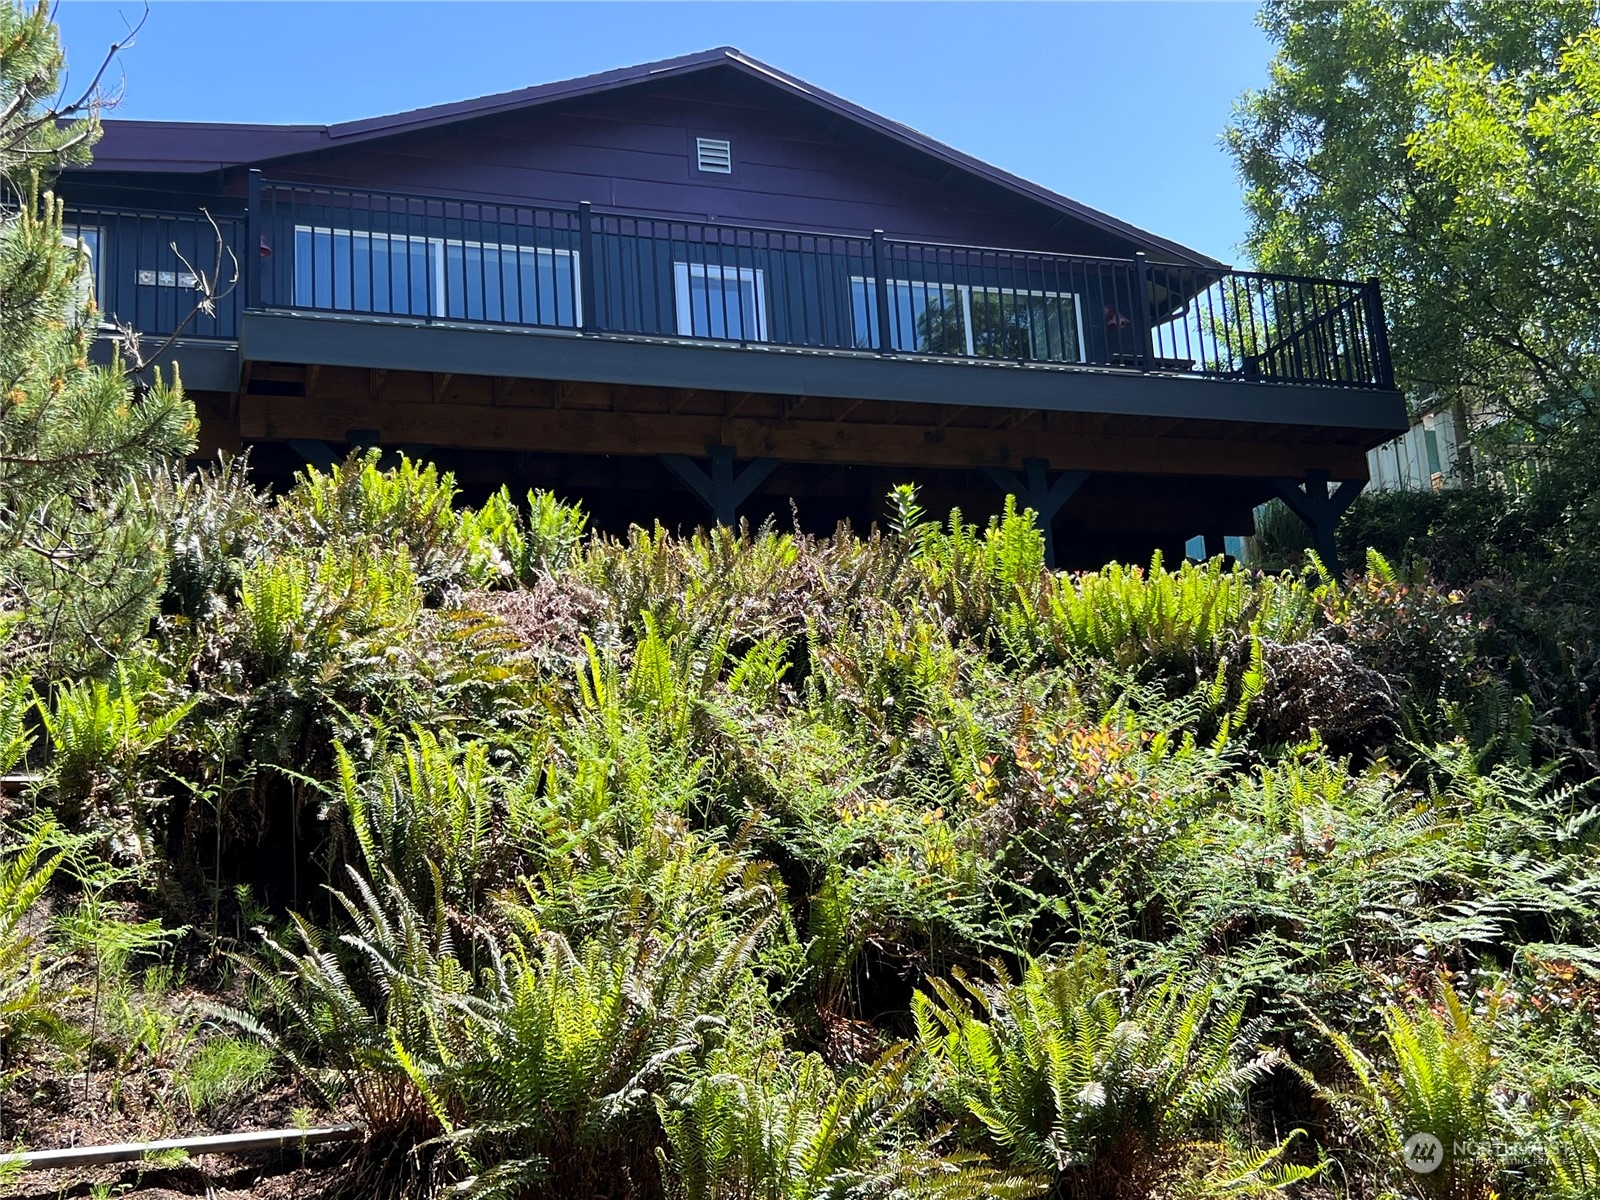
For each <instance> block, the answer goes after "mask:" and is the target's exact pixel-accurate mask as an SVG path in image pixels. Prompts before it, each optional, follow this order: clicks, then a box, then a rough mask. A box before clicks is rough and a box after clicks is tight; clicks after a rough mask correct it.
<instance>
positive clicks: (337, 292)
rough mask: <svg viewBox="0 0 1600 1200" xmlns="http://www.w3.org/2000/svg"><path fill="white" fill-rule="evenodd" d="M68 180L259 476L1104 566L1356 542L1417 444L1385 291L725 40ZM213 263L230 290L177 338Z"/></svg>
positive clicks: (137, 149) (181, 144)
mask: <svg viewBox="0 0 1600 1200" xmlns="http://www.w3.org/2000/svg"><path fill="white" fill-rule="evenodd" d="M1086 169H1092V168H1086ZM59 190H60V193H61V195H62V196H64V197H65V199H66V201H67V203H68V206H69V213H70V220H71V222H72V225H73V229H72V230H71V232H72V233H74V235H75V236H77V237H79V238H80V239H81V240H82V241H83V242H84V243H85V244H87V245H88V246H90V247H91V249H92V250H93V252H94V257H95V271H96V286H97V288H98V290H99V295H100V297H101V300H102V308H103V309H104V310H105V311H106V313H107V314H108V315H110V316H114V317H115V318H116V319H117V320H118V321H120V322H123V323H126V324H129V325H132V326H134V327H136V328H137V329H139V330H141V331H143V332H144V333H146V334H147V335H151V336H150V337H147V339H146V344H147V345H148V344H150V342H151V341H153V340H155V341H159V340H162V339H163V338H165V337H166V336H168V335H171V334H173V333H176V334H177V335H178V336H177V338H176V340H175V341H174V342H173V344H172V346H171V348H170V351H169V356H170V357H171V358H173V359H175V360H176V361H177V363H178V364H179V365H180V367H181V370H182V375H183V380H184V383H185V385H186V387H187V388H188V389H189V392H190V394H191V395H192V396H193V397H194V398H195V400H196V403H197V405H198V407H199V410H200V413H201V418H202V439H201V440H202V447H201V448H202V452H204V453H207V454H210V453H215V452H218V451H236V450H238V449H239V448H241V447H243V446H250V447H253V451H252V456H253V462H254V464H255V469H256V470H257V471H259V472H261V473H263V474H264V475H265V476H266V477H267V478H269V479H270V478H274V477H284V478H286V477H287V476H288V475H289V474H290V473H291V472H292V471H294V470H296V469H298V468H299V467H300V466H301V465H303V464H304V463H306V462H312V463H327V462H330V461H332V460H334V459H336V458H339V457H342V456H343V455H344V454H346V453H347V452H348V450H349V448H350V447H352V446H362V445H379V446H383V447H392V448H398V449H403V450H407V451H410V452H411V453H413V454H419V455H427V456H431V457H433V458H434V459H436V460H437V461H438V462H439V463H440V464H441V465H442V466H448V467H449V468H451V469H452V470H454V471H455V472H456V474H457V477H458V478H459V479H460V480H461V481H462V483H463V485H464V486H465V487H466V488H467V489H468V490H469V491H471V490H473V489H481V490H487V489H491V488H493V487H497V486H499V485H500V484H501V483H509V484H511V485H512V486H513V487H514V488H521V487H524V486H542V487H548V488H551V489H553V490H555V491H557V492H558V493H560V494H563V495H566V496H569V497H573V498H576V499H580V500H582V501H583V502H584V503H585V504H586V506H587V507H588V508H589V509H590V511H591V513H592V514H593V515H594V519H595V521H596V523H597V524H598V525H600V526H601V527H608V526H609V527H620V526H623V525H625V524H626V523H627V522H629V521H633V520H649V519H650V518H653V517H655V518H660V519H663V520H664V521H666V522H668V523H669V524H673V523H690V524H693V523H704V522H707V521H710V520H715V521H720V522H728V521H732V520H734V519H735V518H736V517H745V516H748V517H750V518H752V519H759V518H760V517H762V516H764V515H767V514H776V515H777V516H778V517H779V519H780V521H781V522H782V523H783V524H784V525H786V526H787V525H788V523H789V521H790V514H791V511H793V512H794V513H796V514H797V515H798V518H799V520H800V521H801V522H802V524H804V525H807V526H810V527H814V528H820V529H824V530H826V529H831V528H832V526H833V523H834V522H835V521H837V520H839V519H843V518H848V519H851V520H853V521H854V522H856V524H857V526H858V527H862V526H864V525H865V524H866V523H867V522H870V521H871V520H873V519H874V518H876V517H877V516H879V515H880V514H881V506H882V502H883V497H884V494H885V493H886V491H887V490H888V488H889V486H890V485H892V484H893V483H896V482H905V481H908V480H909V481H915V482H918V483H920V484H921V485H922V487H923V495H924V502H925V504H926V506H927V507H928V508H930V509H932V510H934V511H939V510H941V509H943V508H946V507H948V506H951V505H959V506H960V507H961V508H962V510H963V511H964V512H965V513H967V514H968V515H969V516H973V517H977V516H982V515H983V514H984V513H986V512H990V511H994V510H995V509H996V508H998V506H999V505H1000V503H1001V502H1002V498H1003V496H1004V494H1005V493H1006V492H1011V493H1014V494H1016V495H1017V496H1018V497H1019V498H1020V500H1021V501H1022V502H1024V503H1025V504H1026V505H1028V506H1030V507H1032V508H1033V509H1034V510H1035V512H1036V513H1037V514H1039V515H1040V517H1041V520H1042V522H1043V523H1044V525H1045V527H1046V530H1047V532H1048V533H1049V535H1050V536H1049V539H1048V540H1049V551H1050V554H1051V557H1052V560H1053V561H1059V562H1060V563H1061V564H1062V565H1070V566H1079V565H1083V566H1088V565H1097V564H1098V563H1100V562H1103V561H1105V560H1106V559H1107V558H1110V557H1134V558H1138V559H1143V558H1145V557H1147V556H1148V555H1149V553H1150V552H1151V550H1152V549H1155V548H1157V547H1160V548H1162V549H1163V550H1164V551H1165V552H1166V553H1167V554H1168V555H1169V556H1174V557H1176V556H1181V554H1182V548H1183V545H1184V543H1185V541H1186V540H1188V539H1190V538H1192V537H1196V536H1199V537H1203V538H1204V539H1205V540H1206V545H1207V546H1208V547H1212V548H1216V547H1220V545H1221V539H1222V538H1223V537H1225V536H1229V535H1245V534H1248V533H1250V532H1251V530H1252V511H1253V509H1254V508H1255V506H1256V505H1258V504H1260V503H1261V502H1262V501H1263V500H1265V499H1267V498H1269V497H1272V496H1280V497H1283V498H1285V499H1286V500H1287V501H1288V502H1289V503H1290V504H1291V506H1292V507H1293V508H1294V509H1295V511H1296V512H1297V513H1299V514H1300V515H1301V516H1302V518H1303V519H1305V520H1306V521H1307V522H1308V523H1310V524H1311V525H1312V527H1313V530H1314V532H1315V533H1316V536H1317V540H1318V543H1319V544H1320V545H1322V546H1323V547H1324V549H1325V551H1331V537H1332V527H1333V522H1334V520H1335V519H1336V518H1337V516H1338V514H1339V513H1340V512H1342V511H1343V508H1344V507H1345V506H1346V505H1348V503H1349V501H1350V500H1351V499H1352V498H1353V497H1354V496H1355V494H1356V493H1357V492H1358V491H1359V490H1360V488H1361V487H1362V486H1363V484H1364V482H1365V481H1366V480H1367V478H1368V463H1367V457H1366V456H1367V452H1368V450H1369V449H1371V448H1372V447H1374V446H1377V445H1379V444H1380V443H1383V442H1386V441H1388V440H1389V439H1391V438H1393V437H1395V436H1396V434H1398V433H1402V432H1404V430H1405V429H1406V428H1407V427H1408V422H1407V419H1406V411H1405V406H1404V404H1403V402H1402V399H1401V396H1400V394H1399V393H1398V392H1397V391H1396V390H1395V388H1394V385H1393V376H1392V373H1391V370H1390V365H1389V356H1388V347H1387V342H1386V337H1385V329H1384V320H1383V309H1382V303H1381V299H1380V297H1379V294H1378V289H1377V285H1376V283H1375V282H1372V281H1338V280H1326V279H1301V278H1293V277H1287V276H1272V275H1261V274H1253V273H1250V272H1244V271H1235V270H1232V269H1231V268H1230V267H1229V266H1228V265H1227V264H1224V263H1221V262H1218V261H1216V260H1214V259H1212V258H1209V257H1207V256H1206V255H1204V254H1200V253H1197V252H1196V251H1193V250H1190V249H1188V248H1186V247H1184V246H1181V245H1178V244H1177V243H1175V242H1172V241H1170V240H1168V239H1166V238H1163V237H1160V236H1158V235H1156V234H1153V233H1148V232H1146V231H1144V230H1142V229H1138V228H1135V227H1134V226H1132V225H1129V224H1128V223H1126V222H1124V221H1120V220H1118V219H1116V218H1115V217H1112V216H1109V215H1107V214H1105V213H1101V212H1097V211H1095V210H1094V209H1092V208H1089V207H1087V206H1085V205H1083V204H1079V203H1077V202H1075V201H1073V200H1070V199H1067V198H1066V197H1064V196H1061V195H1057V194H1056V193H1054V192H1051V191H1048V190H1046V189H1045V188H1042V187H1039V186H1037V185H1035V184H1032V183H1029V182H1027V181H1026V180H1023V179H1020V178H1018V177H1016V176H1013V175H1010V174H1008V173H1006V172H1005V171H1003V170H1001V169H999V168H997V167H993V166H990V165H989V164H987V163H984V162H980V161H978V160H977V159H974V158H971V157H969V156H967V155H965V154H962V153H960V152H959V151H957V150H953V149H951V148H950V147H948V146H945V145H942V144H940V143H939V142H936V141H934V140H933V139H931V138H929V137H926V136H924V135H923V134H920V133H918V132H916V131H915V130H913V129H910V128H908V127H906V126H904V125H901V124H898V123H897V122H894V121H892V120H889V119H887V118H885V117H881V116H878V115H877V114H875V113H872V112H868V111H867V110H865V109H862V108H860V107H858V106H856V105H854V104H851V103H850V102H848V101H846V100H843V99H841V98H839V97H837V96H833V95H830V94H829V93H827V92H824V91H822V90H821V89H819V88H816V87H813V86H811V85H810V84H807V83H806V82H804V81H803V80H800V79H796V78H794V77H793V76H790V75H786V74H784V73H783V72H782V71H779V70H777V69H775V68H773V67H770V66H767V65H766V64H764V63H762V62H759V61H757V60H755V59H753V58H750V57H749V56H747V55H744V54H742V53H740V52H739V51H737V50H733V49H727V48H723V49H717V50H710V51H706V52H704V53H698V54H692V55H687V56H685V57H681V58H674V59H667V60H664V61H661V62H654V63H647V64H644V65H641V66H635V67H628V68H624V69H621V70H616V71H610V72H606V73H604V74H600V75H593V76H588V77H585V78H581V79H574V80H568V81H565V82H560V83H552V84H544V85H540V86H537V87H531V88H527V89H525V90H522V91H518V92H510V93H506V94H503V95H495V96H486V97H483V98H481V99H476V100H468V101H465V102H462V103H457V104H446V105H440V106H437V107H432V108H423V109H417V110H415V111H411V112H403V113H396V114H393V115H390V116H383V117H376V118H373V119H371V120H363V121H353V122H348V123H345V124H341V125H331V126H261V125H215V124H200V123H188V122H149V121H108V122H106V131H105V136H104V138H103V140H102V141H101V143H100V144H99V146H98V147H97V149H96V154H95V159H94V162H93V164H92V165H91V166H89V167H87V168H83V169H79V170H73V171H70V172H68V173H67V174H66V176H65V177H64V178H63V179H62V180H61V182H60V185H59ZM213 225H214V227H213ZM219 237H220V239H221V242H222V244H223V245H224V246H225V247H226V250H227V251H228V252H229V253H230V254H231V256H233V257H234V258H236V259H237V261H238V263H239V271H240V278H239V282H238V286H237V287H236V288H235V290H233V291H232V292H231V293H230V294H228V295H226V296H225V297H223V298H222V299H221V300H220V301H219V302H218V303H217V304H216V305H215V307H214V311H210V312H205V313H201V314H199V315H197V316H195V317H194V318H193V319H188V320H186V319H185V318H186V317H187V315H188V314H189V313H190V311H191V309H192V307H193V301H194V297H195V284H196V276H197V274H198V275H203V276H204V275H211V274H214V273H215V272H214V270H213V267H212V264H213V263H214V261H215V258H216V254H215V248H216V244H217V239H218V238H219ZM223 273H224V275H225V276H226V275H227V274H228V273H229V272H228V271H227V269H226V268H225V269H224V272H223Z"/></svg>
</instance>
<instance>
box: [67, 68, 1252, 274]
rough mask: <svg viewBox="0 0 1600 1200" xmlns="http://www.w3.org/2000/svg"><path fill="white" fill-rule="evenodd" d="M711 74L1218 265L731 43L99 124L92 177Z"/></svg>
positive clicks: (1047, 206)
mask: <svg viewBox="0 0 1600 1200" xmlns="http://www.w3.org/2000/svg"><path fill="white" fill-rule="evenodd" d="M710 71H726V72H732V73H733V74H734V75H735V76H736V77H737V78H739V79H741V80H745V81H750V82H754V83H756V84H759V85H765V86H766V87H767V88H769V89H772V90H774V91H776V93H777V94H778V95H780V96H782V97H784V98H786V99H787V100H788V101H789V102H790V103H791V104H800V105H804V106H806V107H810V108H813V109H817V110H820V111H821V112H823V113H826V114H828V115H830V117H831V118H833V121H832V122H831V127H836V128H838V129H839V130H840V131H841V132H842V133H843V132H849V133H853V134H855V135H856V136H857V138H858V139H860V140H868V141H875V142H878V143H880V144H882V143H887V144H888V145H889V146H890V147H893V148H896V149H898V150H899V151H901V152H902V153H909V154H911V155H914V156H916V157H918V158H921V159H923V160H932V162H933V163H937V164H942V165H943V167H944V168H945V170H946V172H951V171H953V172H956V173H958V174H960V175H964V176H967V177H969V178H970V179H971V180H973V181H975V182H976V183H978V184H979V185H986V186H987V187H988V188H990V189H996V190H998V191H1001V192H1004V193H1008V194H1009V195H1010V196H1012V197H1014V198H1015V199H1017V200H1021V201H1024V202H1027V203H1028V204H1029V206H1030V207H1036V208H1038V209H1042V210H1044V212H1043V213H1042V214H1041V215H1042V216H1045V217H1046V218H1048V216H1049V215H1050V214H1051V213H1054V214H1055V215H1056V217H1057V219H1058V220H1074V221H1079V222H1082V223H1083V224H1085V225H1088V226H1090V227H1091V228H1094V229H1097V230H1100V231H1102V232H1103V233H1106V234H1109V235H1111V236H1113V237H1116V238H1120V239H1124V240H1126V241H1128V242H1132V243H1134V244H1136V245H1138V246H1141V247H1143V248H1145V249H1147V250H1149V251H1151V252H1152V253H1154V254H1157V255H1159V256H1160V257H1161V258H1163V259H1165V260H1168V261H1177V262H1181V263H1186V264H1193V265H1196V266H1200V267H1206V268H1219V269H1221V268H1224V264H1223V263H1220V262H1218V261H1217V260H1216V259H1214V258H1211V257H1209V256H1208V255H1205V254H1201V253H1200V252H1199V251H1198V250H1192V249H1190V248H1189V247H1187V246H1183V245H1180V244H1179V243H1177V242H1174V241H1171V240H1170V239H1167V238H1163V237H1160V236H1158V235H1156V234H1153V233H1150V232H1148V231H1147V230H1143V229H1140V228H1138V227H1137V226H1134V225H1130V224H1128V223H1127V222H1126V221H1121V220H1118V219H1117V218H1116V217H1113V216H1111V215H1109V214H1107V213H1103V212H1100V211H1099V210H1098V209H1094V208H1090V207H1089V206H1088V205H1086V204H1080V203H1079V202H1078V201H1076V200H1072V199H1069V198H1068V197H1066V196H1063V195H1061V194H1059V193H1057V192H1053V191H1051V190H1050V189H1049V188H1045V187H1041V186H1040V185H1039V184H1036V183H1033V182H1030V181H1029V180H1026V179H1023V178H1021V177H1020V176H1017V175H1013V174H1011V173H1010V172H1009V171H1003V170H1001V169H1000V168H999V167H996V166H993V165H991V164H989V163H986V162H983V161H982V160H981V159H977V158H974V157H972V156H971V155H970V154H963V153H962V152H961V151H959V150H956V149H954V148H952V147H950V146H947V145H945V144H944V143H943V142H940V141H938V140H936V139H935V138H931V137H929V136H928V135H927V134H925V133H921V132H919V131H917V130H915V129H913V128H911V127H910V126H909V125H903V124H901V123H900V122H899V121H893V120H890V119H889V118H888V117H884V116H881V115H879V114H878V113H875V112H871V111H869V110H868V109H865V108H862V107H861V106H860V105H858V104H852V103H851V102H850V101H848V100H846V99H844V98H843V97H840V96H836V95H834V94H833V93H832V92H827V91H824V90H823V89H821V88H819V87H816V86H814V85H813V84H810V83H807V82H806V81H805V80H803V79H799V78H797V77H795V76H793V75H789V74H787V73H785V72H783V71H780V70H778V69H777V68H776V67H772V66H769V65H768V64H766V63H764V62H761V61H760V60H759V59H756V58H752V57H750V56H749V55H747V54H745V53H743V52H742V51H740V50H737V49H735V48H734V47H732V46H719V47H717V48H716V49H714V50H702V51H699V52H697V53H695V54H685V55H681V56H679V57H677V58H665V59H661V60H659V61H657V62H649V63H641V64H639V65H637V66H631V67H619V68H617V69H616V70H611V71H602V72H600V73H599V74H596V75H584V76H580V77H579V78H576V79H564V80H560V81H558V82H555V83H542V84H537V85H535V86H534V87H528V88H521V89H519V90H517V91H513V92H500V93H498V94H496V95H492V96H480V97H478V98H477V99H474V100H461V101H457V102H454V103H451V104H435V105H431V106H429V107H427V108H416V109H411V110H409V111H407V112H399V113H391V114H389V115H387V116H381V117H369V118H366V119H363V120H359V121H344V122H341V123H339V124H337V125H320V126H319V125H227V124H213V123H201V122H188V121H118V120H108V121H106V122H105V123H104V124H105V136H104V137H103V138H102V139H101V141H100V143H99V144H98V145H97V146H96V148H95V158H94V163H93V166H92V167H91V169H92V170H101V171H172V172H201V171H215V170H218V169H225V168H227V167H236V166H242V165H246V164H249V165H264V164H266V163H268V162H272V161H275V160H279V159H285V158H293V157H298V156H300V155H304V154H311V153H315V152H317V151H320V150H330V149H335V148H341V147H345V146H352V145H358V144H360V143H362V142H367V141H372V140H376V139H379V138H388V137H394V136H396V135H398V134H406V133H415V132H418V131H421V130H426V129H434V128H438V127H440V126H448V125H455V124H458V123H461V122H464V121H474V120H479V119H481V118H484V117H492V116H499V115H502V114H505V113H511V112H516V111H520V110H525V109H531V108H538V107H541V106H544V105H550V104H556V103H560V102H564V101H571V100H578V99H582V98H584V97H589V96H597V95H602V94H605V93H608V92H615V91H619V90H622V89H625V88H632V87H638V86H640V85H643V84H648V83H655V82H660V81H665V80H670V79H674V78H681V77H683V76H688V75H697V74H703V73H706V72H710Z"/></svg>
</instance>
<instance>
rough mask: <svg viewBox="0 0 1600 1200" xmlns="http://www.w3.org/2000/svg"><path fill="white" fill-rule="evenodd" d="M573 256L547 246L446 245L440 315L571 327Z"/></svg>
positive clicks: (574, 321) (575, 304)
mask: <svg viewBox="0 0 1600 1200" xmlns="http://www.w3.org/2000/svg"><path fill="white" fill-rule="evenodd" d="M577 257H578V256H577V255H576V254H575V253H574V252H573V251H571V250H555V249H551V248H549V247H546V246H503V245H496V244H495V243H493V242H490V243H487V244H486V243H483V242H445V243H444V264H445V266H444V291H445V303H444V306H443V307H444V315H445V316H447V317H455V318H457V319H461V318H463V317H464V318H466V319H467V320H469V321H499V322H503V323H505V324H510V325H559V326H563V327H565V328H568V329H573V328H576V327H577V325H578V313H579V311H580V309H581V307H582V305H581V302H580V299H579V295H578V271H577V266H576V262H577Z"/></svg>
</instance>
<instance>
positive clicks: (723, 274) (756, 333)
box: [672, 262, 767, 342]
mask: <svg viewBox="0 0 1600 1200" xmlns="http://www.w3.org/2000/svg"><path fill="white" fill-rule="evenodd" d="M672 270H673V274H674V276H675V277H676V282H677V298H678V333H679V334H681V335H682V336H683V337H704V338H725V339H727V340H729V341H740V342H764V341H766V340H767V296H766V276H765V272H763V271H761V270H760V269H759V268H757V267H725V266H722V265H721V264H719V263H689V262H675V263H673V264H672Z"/></svg>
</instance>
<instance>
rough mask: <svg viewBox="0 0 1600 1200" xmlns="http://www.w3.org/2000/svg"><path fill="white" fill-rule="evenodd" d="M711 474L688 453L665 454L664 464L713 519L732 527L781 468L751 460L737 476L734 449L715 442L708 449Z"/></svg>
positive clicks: (763, 460)
mask: <svg viewBox="0 0 1600 1200" xmlns="http://www.w3.org/2000/svg"><path fill="white" fill-rule="evenodd" d="M706 454H707V456H708V457H709V458H710V459H711V470H710V472H709V473H707V472H706V471H704V470H702V469H701V467H700V465H699V464H698V463H696V462H695V461H694V460H693V459H691V458H690V457H689V456H688V455H685V454H663V455H662V456H661V465H662V466H664V467H666V468H667V470H669V471H671V472H672V473H673V474H674V475H676V476H677V477H678V480H679V482H681V483H682V484H683V486H684V487H686V488H688V489H689V490H690V491H691V492H693V493H694V494H695V495H696V496H698V497H700V500H701V502H702V503H704V504H705V506H706V507H707V508H709V509H710V510H711V519H712V520H713V521H714V522H715V523H716V524H718V525H727V526H729V527H730V528H731V527H732V526H733V524H734V523H735V521H737V520H738V515H739V506H740V505H741V504H743V503H744V502H745V501H746V500H748V499H749V498H750V496H751V494H752V493H753V492H754V491H755V490H756V489H757V488H758V487H760V486H761V485H762V484H763V483H765V482H766V481H767V478H768V477H769V476H770V475H771V474H772V473H773V472H774V471H776V470H777V469H778V467H779V465H780V464H779V462H778V460H777V459H775V458H756V459H752V460H751V461H750V463H749V464H748V465H747V466H746V467H745V469H744V470H742V471H740V472H739V473H738V474H735V473H734V470H733V447H732V446H724V445H720V444H716V443H713V444H712V445H709V446H707V447H706Z"/></svg>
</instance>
